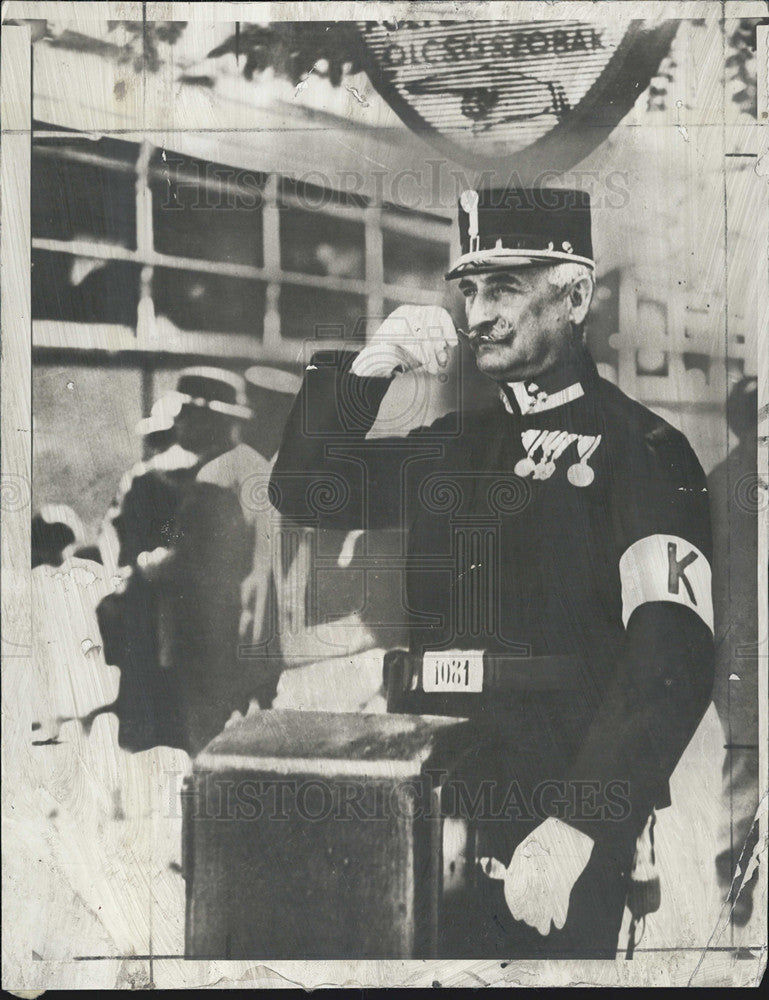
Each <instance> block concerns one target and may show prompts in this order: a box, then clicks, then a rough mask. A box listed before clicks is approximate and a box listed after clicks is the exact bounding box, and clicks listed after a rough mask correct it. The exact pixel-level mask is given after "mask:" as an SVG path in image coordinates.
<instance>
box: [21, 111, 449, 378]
mask: <svg viewBox="0 0 769 1000" xmlns="http://www.w3.org/2000/svg"><path fill="white" fill-rule="evenodd" d="M36 130H37V132H38V134H37V135H34V136H33V139H34V146H33V161H34V171H33V178H32V180H33V189H32V217H33V234H32V235H33V250H34V264H35V268H34V270H33V277H32V283H33V290H32V303H33V318H34V320H35V321H36V322H38V323H39V322H43V323H46V324H48V325H47V326H46V328H45V336H44V337H42V333H41V341H40V342H44V343H46V344H48V345H50V344H52V343H53V344H60V345H61V346H63V347H68V348H77V347H78V345H77V344H73V343H72V335H71V331H67V329H65V328H64V327H62V326H61V325H59V326H57V323H58V324H61V323H68V322H72V321H76V322H79V323H87V324H104V325H115V326H119V327H120V328H121V330H122V332H121V333H120V336H121V337H122V338H123V339H122V340H120V346H119V348H118V349H121V350H122V349H130V347H131V346H135V347H136V348H139V349H143V350H148V349H149V350H157V349H158V347H159V345H161V344H162V343H163V338H164V337H165V336H166V335H168V334H173V336H168V345H169V350H173V351H182V352H185V351H186V352H187V353H192V354H196V355H200V354H201V353H202V354H205V353H206V352H210V353H211V355H216V356H221V354H222V352H223V351H227V350H231V353H232V354H233V355H237V356H239V357H243V356H253V357H254V359H255V360H270V359H272V360H275V361H278V362H280V363H286V362H294V361H295V360H296V351H297V341H300V340H303V339H305V338H307V339H317V338H321V339H324V340H327V341H328V342H329V343H336V344H341V343H344V342H348V343H349V342H350V341H356V340H357V341H362V340H364V339H365V337H366V333H367V326H371V325H372V323H373V320H376V323H378V322H380V321H381V319H382V318H383V315H382V314H383V304H384V303H387V304H388V305H389V304H390V303H398V302H428V301H436V296H438V297H440V295H441V291H442V289H443V287H444V285H443V275H444V273H445V271H446V269H447V267H448V264H449V240H450V233H451V220H450V219H449V218H443V217H440V216H436V215H431V214H428V213H416V212H412V211H410V210H408V209H404V208H402V207H400V208H399V207H398V206H395V205H389V204H388V205H384V206H379V205H377V204H372V203H370V202H369V201H367V200H366V199H365V198H363V197H361V196H360V195H357V194H349V193H347V192H344V191H340V190H334V189H332V188H330V187H326V186H324V184H323V181H322V177H321V176H320V174H318V177H317V180H318V182H319V183H313V182H311V181H313V180H315V178H310V177H309V176H307V177H306V178H304V179H302V180H296V179H293V178H289V177H286V176H281V175H277V174H267V173H264V172H259V171H255V170H245V169H241V168H236V167H234V166H229V165H227V164H222V163H215V162H209V161H206V160H202V159H195V158H194V157H190V156H187V155H182V154H180V153H177V152H175V151H174V150H168V149H161V148H157V147H154V146H151V145H150V144H149V143H146V142H145V143H142V144H138V143H130V142H122V141H120V140H116V139H96V140H94V139H92V138H91V137H89V136H84V135H80V134H77V133H64V132H61V133H57V132H56V131H55V130H52V129H49V128H48V127H47V126H45V125H43V124H40V123H37V124H36ZM43 131H44V132H45V134H44V135H42V134H39V133H41V132H43ZM52 132H53V133H54V134H52ZM369 317H372V318H373V319H372V320H371V322H370V321H369ZM374 325H376V324H374ZM206 335H211V339H210V341H207V340H206ZM222 335H225V337H226V338H232V339H229V340H226V341H223V340H222ZM100 336H101V334H100ZM126 337H127V338H128V340H126V339H125V338H126ZM105 343H106V341H105ZM228 345H231V347H228ZM252 347H253V350H252Z"/></svg>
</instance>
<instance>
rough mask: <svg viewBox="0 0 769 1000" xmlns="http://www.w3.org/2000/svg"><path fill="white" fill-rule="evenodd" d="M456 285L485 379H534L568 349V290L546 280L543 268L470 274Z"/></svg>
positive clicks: (571, 347)
mask: <svg viewBox="0 0 769 1000" xmlns="http://www.w3.org/2000/svg"><path fill="white" fill-rule="evenodd" d="M459 289H460V291H461V292H462V294H463V295H464V297H465V312H466V315H467V324H468V331H467V332H468V336H469V340H470V346H471V348H472V350H473V353H474V354H475V361H476V364H477V365H478V368H479V369H480V370H481V371H482V372H483V373H484V375H488V376H489V378H493V379H497V380H499V381H516V382H517V381H522V380H523V379H528V378H534V377H536V376H537V375H540V374H542V373H544V372H546V371H549V370H550V369H551V368H554V367H556V366H557V365H558V364H559V363H561V362H562V361H563V360H565V358H566V357H567V355H569V354H570V353H571V352H573V350H574V335H573V332H572V324H571V319H572V312H571V304H570V300H569V289H566V290H563V291H559V289H558V288H557V287H556V286H555V285H553V284H551V282H550V280H549V276H548V274H547V268H539V267H535V268H515V269H510V270H509V271H493V272H491V273H489V274H476V275H472V276H469V277H465V278H462V280H461V281H460V283H459Z"/></svg>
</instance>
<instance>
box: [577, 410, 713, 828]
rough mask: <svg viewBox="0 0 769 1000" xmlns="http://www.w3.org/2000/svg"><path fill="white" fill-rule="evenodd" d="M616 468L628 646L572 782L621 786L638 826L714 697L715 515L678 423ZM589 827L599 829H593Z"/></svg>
mask: <svg viewBox="0 0 769 1000" xmlns="http://www.w3.org/2000/svg"><path fill="white" fill-rule="evenodd" d="M616 471H617V475H616V480H615V482H616V487H615V494H614V496H613V498H612V504H613V521H614V530H615V540H616V559H617V563H618V570H619V579H620V586H621V593H622V622H623V625H624V628H625V641H624V650H623V653H622V655H621V656H620V660H619V663H618V664H617V670H616V673H615V675H614V678H613V680H612V682H611V683H610V686H609V689H608V692H607V694H606V696H605V698H604V700H603V702H602V704H601V706H600V708H599V710H598V713H597V715H596V717H595V719H594V722H593V724H592V726H591V728H590V731H589V732H588V734H587V738H586V740H585V742H584V744H583V747H582V751H581V753H580V755H579V757H578V759H577V761H576V764H575V768H574V774H573V777H574V778H576V779H579V780H587V781H593V782H595V781H598V782H601V783H602V785H604V786H605V784H606V783H608V782H612V781H620V782H624V783H626V786H627V797H628V799H629V802H630V805H631V818H633V817H634V819H635V820H636V821H640V822H643V819H644V818H645V816H646V815H648V812H649V810H650V809H651V808H652V807H653V806H654V805H655V804H657V805H659V804H663V803H665V802H666V801H667V795H668V789H667V782H668V780H669V778H670V776H671V774H672V773H673V770H674V769H675V767H676V765H677V763H678V761H679V760H680V758H681V755H682V754H683V752H684V750H685V749H686V746H687V744H688V743H689V740H690V739H691V737H692V736H693V734H694V731H695V730H696V728H697V726H698V725H699V722H700V720H701V719H702V716H703V715H704V713H705V710H706V709H707V706H708V703H709V701H710V696H711V691H712V686H713V602H712V593H711V537H710V516H709V510H708V493H707V486H706V481H705V475H704V473H703V471H702V468H701V467H700V464H699V462H698V461H697V459H696V456H695V455H694V453H693V451H692V449H691V447H690V446H689V444H688V442H687V441H686V439H685V438H684V437H683V435H681V434H679V433H678V432H677V431H674V430H673V429H672V428H669V427H667V426H661V427H657V428H655V429H654V430H652V431H650V432H649V433H647V434H646V435H645V436H643V438H642V444H641V447H640V448H638V449H636V450H635V451H630V450H629V451H628V453H627V454H626V455H624V456H623V458H622V459H621V465H620V464H619V462H618V468H617V470H616ZM575 825H579V824H575ZM609 826H610V825H609ZM584 829H585V832H587V833H590V834H591V835H592V836H595V834H596V830H595V829H590V824H585V826H584ZM604 829H605V827H604Z"/></svg>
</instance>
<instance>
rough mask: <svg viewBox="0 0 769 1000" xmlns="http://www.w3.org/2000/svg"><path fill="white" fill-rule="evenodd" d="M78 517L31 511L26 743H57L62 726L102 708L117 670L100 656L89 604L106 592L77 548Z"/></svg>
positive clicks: (113, 689)
mask: <svg viewBox="0 0 769 1000" xmlns="http://www.w3.org/2000/svg"><path fill="white" fill-rule="evenodd" d="M83 541H84V532H83V526H82V523H81V521H80V518H79V517H78V516H77V514H76V513H75V512H74V511H73V510H72V508H71V507H67V506H65V505H64V504H46V505H44V506H42V507H41V508H40V509H39V510H38V511H36V513H35V514H34V515H33V517H32V622H33V629H32V634H33V669H32V672H31V676H30V681H31V690H29V691H28V694H27V699H26V702H25V703H26V705H28V706H29V708H30V710H31V714H32V741H33V744H37V745H45V744H50V743H57V742H58V740H59V734H60V730H61V727H62V725H63V724H64V723H65V722H69V721H71V720H74V719H78V720H79V719H81V718H83V717H86V716H88V715H89V714H90V713H92V712H93V711H94V710H95V709H96V710H99V708H100V707H101V706H105V705H106V706H109V705H110V704H111V703H112V702H114V700H115V697H116V695H117V671H116V670H114V669H111V668H109V667H107V665H106V664H105V662H104V656H103V654H102V648H101V644H100V642H99V629H98V625H97V621H96V606H97V604H98V603H99V601H101V599H102V598H103V597H104V596H105V595H106V594H107V593H108V592H109V589H110V587H109V583H108V581H107V579H106V575H105V573H104V568H103V567H102V566H101V565H100V564H99V563H98V562H95V561H93V560H91V559H85V558H83V557H82V555H80V554H79V551H80V550H79V549H78V546H81V545H82V543H83Z"/></svg>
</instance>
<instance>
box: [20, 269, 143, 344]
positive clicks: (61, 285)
mask: <svg viewBox="0 0 769 1000" xmlns="http://www.w3.org/2000/svg"><path fill="white" fill-rule="evenodd" d="M140 270H141V269H140V268H139V266H138V265H136V264H132V263H128V262H126V261H122V260H99V259H98V258H95V257H80V256H75V255H73V254H64V253H49V252H46V251H44V250H33V251H32V315H33V316H34V317H36V318H37V319H51V320H61V321H63V322H68V323H114V324H117V325H120V326H128V327H135V326H136V314H137V306H138V302H139V274H140ZM67 346H72V344H71V343H70V344H69V345H67Z"/></svg>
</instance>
